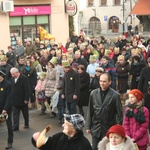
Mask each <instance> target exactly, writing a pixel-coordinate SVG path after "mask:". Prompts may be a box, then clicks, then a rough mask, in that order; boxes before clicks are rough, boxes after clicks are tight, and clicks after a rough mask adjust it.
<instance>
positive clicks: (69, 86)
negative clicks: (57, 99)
mask: <svg viewBox="0 0 150 150" xmlns="http://www.w3.org/2000/svg"><path fill="white" fill-rule="evenodd" d="M62 94H64V95H65V100H66V102H67V103H71V102H73V101H74V99H73V95H77V97H78V98H79V94H80V76H79V74H78V73H77V72H76V71H74V70H73V69H70V70H69V72H68V73H66V74H65V76H64V83H63V87H62ZM76 100H79V99H76Z"/></svg>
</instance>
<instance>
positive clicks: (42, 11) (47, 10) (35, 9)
mask: <svg viewBox="0 0 150 150" xmlns="http://www.w3.org/2000/svg"><path fill="white" fill-rule="evenodd" d="M49 14H51V7H50V6H22V7H14V11H13V12H10V13H9V15H10V16H32V15H49Z"/></svg>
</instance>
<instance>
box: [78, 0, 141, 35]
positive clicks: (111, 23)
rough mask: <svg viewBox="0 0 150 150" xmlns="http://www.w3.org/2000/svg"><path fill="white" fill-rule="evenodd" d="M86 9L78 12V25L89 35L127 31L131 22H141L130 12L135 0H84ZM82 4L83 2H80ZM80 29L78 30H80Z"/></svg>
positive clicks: (134, 23)
mask: <svg viewBox="0 0 150 150" xmlns="http://www.w3.org/2000/svg"><path fill="white" fill-rule="evenodd" d="M84 2H85V4H84V5H85V7H84V9H82V10H80V11H79V12H78V26H79V28H80V29H84V31H85V33H86V34H87V35H99V34H100V33H101V34H107V33H108V34H109V33H123V32H127V30H128V29H127V26H128V25H129V24H131V25H132V27H133V28H134V27H135V26H136V25H137V24H139V20H138V19H137V18H136V16H134V15H133V16H131V15H130V12H131V10H132V9H133V7H134V5H135V2H136V1H135V0H86V1H85V0H84ZM80 5H81V4H80ZM80 29H78V30H80Z"/></svg>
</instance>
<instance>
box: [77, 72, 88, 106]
mask: <svg viewBox="0 0 150 150" xmlns="http://www.w3.org/2000/svg"><path fill="white" fill-rule="evenodd" d="M89 84H90V76H89V74H88V73H87V72H83V73H82V74H80V97H79V102H78V105H79V106H88V102H89V94H90V92H89Z"/></svg>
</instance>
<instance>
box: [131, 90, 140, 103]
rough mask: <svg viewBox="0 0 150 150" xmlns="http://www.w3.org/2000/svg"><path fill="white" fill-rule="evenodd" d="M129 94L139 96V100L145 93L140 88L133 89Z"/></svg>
mask: <svg viewBox="0 0 150 150" xmlns="http://www.w3.org/2000/svg"><path fill="white" fill-rule="evenodd" d="M129 94H133V95H134V96H135V97H136V98H137V100H138V102H139V101H142V99H143V93H142V92H141V91H140V90H138V89H133V90H131V91H130V92H129Z"/></svg>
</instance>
